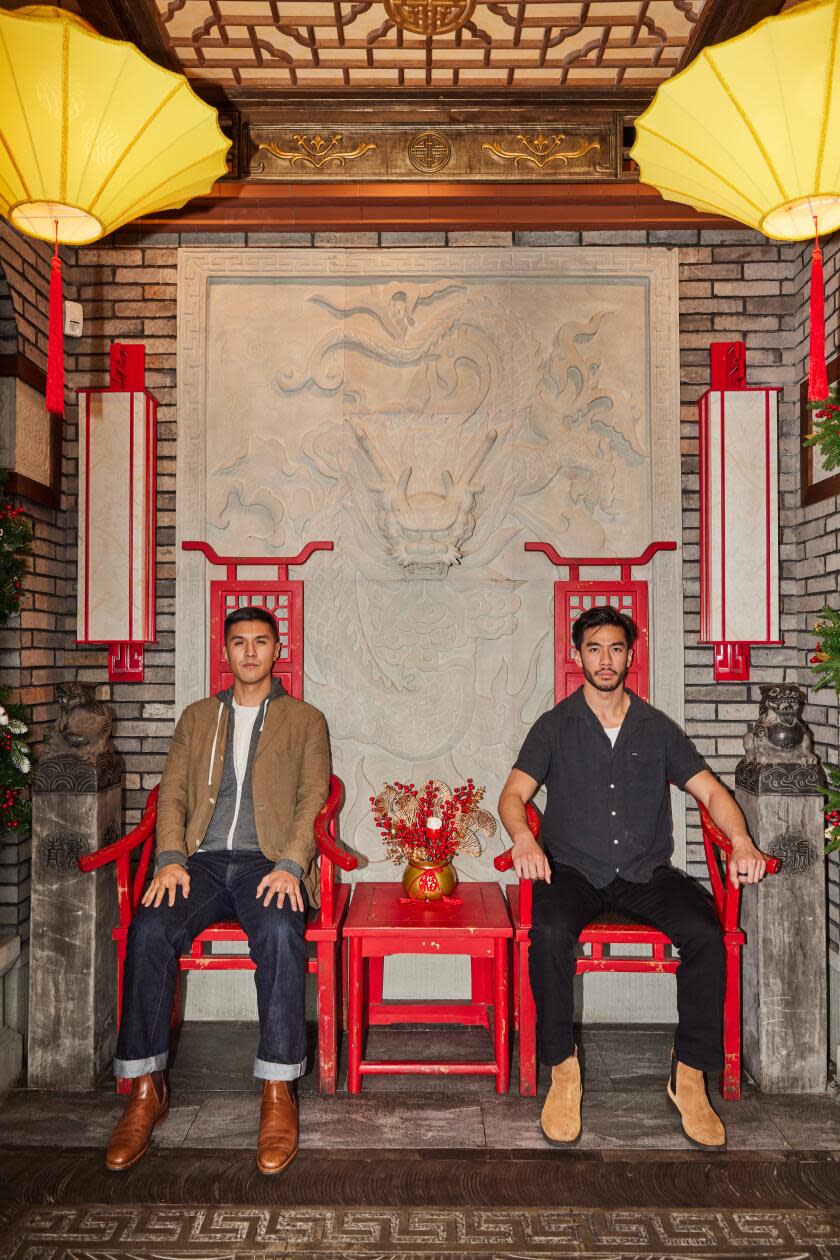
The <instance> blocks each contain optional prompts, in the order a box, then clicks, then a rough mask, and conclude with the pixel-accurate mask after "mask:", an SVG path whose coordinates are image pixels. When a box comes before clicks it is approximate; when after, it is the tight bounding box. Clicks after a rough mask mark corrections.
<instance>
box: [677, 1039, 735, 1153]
mask: <svg viewBox="0 0 840 1260" xmlns="http://www.w3.org/2000/svg"><path fill="white" fill-rule="evenodd" d="M668 1097H669V1098H670V1100H671V1102H672V1103H673V1104H674V1106H675V1107H676V1108H677V1110H678V1111H679V1113H680V1115H681V1116H682V1127H683V1131H684V1133H685V1135H686V1137H687V1138H688V1140H689V1142H693V1143H694V1145H695V1146H699V1147H701V1148H702V1149H703V1150H704V1151H723V1150H725V1149H726V1129H725V1128H724V1127H723V1121H722V1120H721V1119H720V1117H719V1116H718V1115H717V1114H716V1112H715V1111H714V1110H713V1109H712V1104H711V1103H710V1102H709V1097H708V1094H707V1093H706V1081H705V1078H704V1076H703V1073H702V1072H700V1071H698V1070H697V1068H690V1067H686V1065H685V1064H684V1063H680V1061H679V1059H676V1058H672V1059H671V1077H670V1080H669V1081H668Z"/></svg>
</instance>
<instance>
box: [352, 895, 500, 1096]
mask: <svg viewBox="0 0 840 1260" xmlns="http://www.w3.org/2000/svg"><path fill="white" fill-rule="evenodd" d="M457 896H458V897H459V898H460V901H461V904H460V905H457V904H446V903H444V902H423V901H411V902H408V903H406V902H404V901H403V897H404V893H403V890H402V886H401V885H400V884H373V883H371V884H366V883H360V884H356V886H355V888H354V889H353V897H352V900H351V902H350V910H349V912H348V914H347V918H346V919H345V921H344V937H345V939H346V940H347V946H348V953H349V1002H348V1048H349V1063H348V1071H347V1089H348V1092H349V1093H351V1094H358V1093H359V1092H360V1091H361V1088H362V1076H363V1075H365V1074H368V1075H371V1076H374V1075H380V1076H385V1075H390V1076H394V1075H398V1074H402V1073H410V1074H413V1075H426V1074H432V1073H441V1074H443V1075H459V1076H467V1075H472V1074H475V1075H481V1076H495V1078H496V1091H497V1093H499V1094H506V1093H507V1090H508V1084H509V1082H510V1062H509V1058H508V1039H509V1031H508V949H509V945H508V942H509V941H510V940H511V939H512V936H513V928H512V927H511V924H510V918H509V916H508V912H507V907H506V905H505V900H504V897H503V896H502V894H501V891H500V889H499V886H498V884H459V885H458V888H457ZM389 954H426V955H430V956H436V957H440V956H441V955H442V954H459V955H462V956H466V957H468V958H471V959H472V992H471V996H470V999H469V1001H466V1002H458V1001H441V1002H383V1000H382V970H383V960H384V959H385V958H386V957H387V956H388V955H389ZM491 1004H492V1005H493V1008H494V1015H493V1022H492V1032H493V1058H492V1059H489V1060H485V1061H480V1062H452V1061H445V1060H444V1061H441V1060H427V1059H424V1060H418V1061H415V1060H412V1061H409V1062H406V1061H405V1060H400V1061H395V1060H388V1061H384V1060H372V1059H363V1058H362V1041H363V1038H364V1030H365V1027H366V1026H368V1025H373V1024H405V1023H414V1022H423V1023H425V1022H428V1023H436V1024H473V1025H478V1026H480V1027H483V1028H486V1029H487V1030H488V1031H490V1028H491V1023H490V1006H491Z"/></svg>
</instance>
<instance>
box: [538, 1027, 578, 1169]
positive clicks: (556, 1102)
mask: <svg viewBox="0 0 840 1260" xmlns="http://www.w3.org/2000/svg"><path fill="white" fill-rule="evenodd" d="M582 1097H583V1085H582V1084H581V1079H580V1063H579V1062H578V1057H577V1050H575V1052H574V1054H570V1055H569V1057H568V1059H564V1060H563V1062H562V1063H555V1065H554V1067H553V1068H552V1069H551V1088H550V1089H549V1091H548V1095H547V1097H546V1100H545V1104H544V1106H543V1109H542V1115H541V1116H540V1126H541V1128H542V1131H543V1134H544V1136H545V1137H546V1139H547V1140H548V1141H549V1142H550V1143H551V1145H552V1146H575V1145H576V1144H577V1143H578V1142H579V1141H580V1133H581V1123H580V1100H581V1098H582Z"/></svg>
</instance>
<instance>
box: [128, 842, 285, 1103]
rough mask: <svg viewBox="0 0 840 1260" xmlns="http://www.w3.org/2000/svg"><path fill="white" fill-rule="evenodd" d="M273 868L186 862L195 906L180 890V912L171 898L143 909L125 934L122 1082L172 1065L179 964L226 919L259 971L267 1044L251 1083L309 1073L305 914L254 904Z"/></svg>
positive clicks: (250, 861) (258, 859)
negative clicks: (239, 932)
mask: <svg viewBox="0 0 840 1260" xmlns="http://www.w3.org/2000/svg"><path fill="white" fill-rule="evenodd" d="M273 869H274V863H273V862H271V861H269V859H268V858H266V857H263V855H262V854H261V853H252V852H248V851H245V852H243V851H240V852H210V853H201V852H199V853H196V854H194V855H193V856H192V857H191V858H190V859H189V861H188V862H187V870H188V871H189V876H190V895H189V897H187V898H185V897H184V895H183V893H182V892H181V890H180V889H178V890H177V891H176V893H175V904H174V906H170V905H169V904H168V899H165V900H164V901H163V902H161V904H160V905H159V906H158V907H157V909H155V908H154V907H151V906H150V907H146V906H140V908H139V909H138V911H137V914H136V915H135V916H134V919H133V921H132V924H131V927H130V928H129V931H128V951H127V955H126V960H125V983H124V988H123V1004H122V1022H121V1024H120V1033H119V1037H118V1038H117V1051H116V1056H115V1059H114V1074H115V1076H126V1077H134V1076H143V1075H144V1074H145V1073H146V1072H156V1071H160V1070H161V1069H162V1068H164V1067H165V1066H166V1062H167V1058H168V1055H169V1025H170V1019H171V1014H172V1001H173V998H174V996H175V980H176V976H177V971H178V957H179V955H180V954H183V953H186V951H187V950H188V949H189V947H190V945H191V944H192V942H193V940H194V938H195V937H196V936H198V934H199V932H203V931H204V929H205V928H207V927H209V926H210V925H211V924H212V923H216V922H218V920H220V919H237V920H238V921H239V923H240V924H241V925H242V928H243V930H244V931H245V933H246V935H247V937H248V945H249V946H250V955H251V958H252V959H253V961H254V962H255V963H256V968H257V969H256V972H255V973H254V979H255V983H256V986H257V1008H258V1011H259V1018H260V1043H259V1047H258V1049H257V1057H256V1059H255V1060H254V1075H255V1076H256V1077H257V1078H259V1079H261V1080H268V1081H289V1080H294V1079H295V1078H297V1077H298V1076H301V1075H302V1074H303V1072H304V1071H305V1069H306V1020H305V996H306V942H305V941H304V935H303V934H304V931H305V928H306V915H305V913H302V912H301V911H299V910H292V909H290V907H289V902H288V898H287V899H286V901H285V902H284V904H283V907H282V909H278V908H277V900H276V898H275V899H274V900H273V901H272V903H271V905H270V906H264V905H263V903H262V899H260V900H259V901H258V900H257V897H256V891H257V885H258V884H259V883H260V880H261V879H262V878H263V877H264V876H265V875H268V874H270V873H271V871H272V870H273ZM304 904H306V893H305V891H304Z"/></svg>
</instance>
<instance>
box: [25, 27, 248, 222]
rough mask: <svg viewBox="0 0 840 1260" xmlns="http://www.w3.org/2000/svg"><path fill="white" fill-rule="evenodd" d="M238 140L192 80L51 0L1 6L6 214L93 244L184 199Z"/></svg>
mask: <svg viewBox="0 0 840 1260" xmlns="http://www.w3.org/2000/svg"><path fill="white" fill-rule="evenodd" d="M229 147H230V141H229V140H227V139H226V138H225V136H224V135H223V134H222V132H221V130H220V128H219V123H218V118H217V115H216V111H215V110H214V109H213V108H212V107H211V106H209V105H207V104H205V103H204V102H203V101H202V100H200V99H199V98H198V97H197V96H196V94H195V93H194V92H193V90H192V88H191V87H190V85H189V83H188V82H187V80H186V79H185V78H184V77H183V76H182V75H178V74H174V73H173V72H172V71H170V70H164V69H162V68H161V67H160V66H158V65H155V63H154V62H153V61H150V60H149V58H148V57H146V56H144V54H143V53H141V52H140V51H139V50H138V49H137V48H135V47H134V45H133V44H129V43H125V42H123V41H121V40H113V39H105V38H104V37H103V36H101V35H98V34H97V33H96V32H95V31H94V30H93V29H92V27H90V26H89V25H88V23H87V22H85V21H83V20H82V19H81V18H79V17H77V16H76V15H75V14H72V13H66V12H65V11H64V10H62V9H57V8H54V7H53V6H50V5H35V6H29V7H26V8H23V9H17V10H16V11H15V12H0V213H2V214H3V215H4V216H5V217H6V218H8V219H9V220H10V222H11V223H13V224H14V226H15V227H16V228H18V229H19V230H20V231H21V232H25V233H26V234H27V235H29V236H34V237H38V238H39V239H41V240H48V241H54V240H55V239H56V222H57V224H58V230H57V236H58V241H59V242H61V243H63V244H67V245H85V244H88V243H89V242H91V241H95V240H97V239H98V238H99V237H100V236H104V235H107V234H108V233H110V232H113V231H115V230H116V229H117V228H119V227H121V226H122V225H123V224H125V223H129V222H130V221H131V220H132V219H136V218H138V217H139V216H141V215H145V214H150V213H152V212H153V211H155V210H162V209H164V208H172V207H177V206H182V205H184V203H185V202H187V201H189V200H190V198H192V197H195V196H197V195H199V194H201V193H206V192H208V191H209V189H210V187H211V186H212V184H213V183H214V182H215V181H216V180H217V179H219V178H220V177H221V176H222V175H224V174H225V170H226V166H225V154H226V152H227V150H228V148H229Z"/></svg>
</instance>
